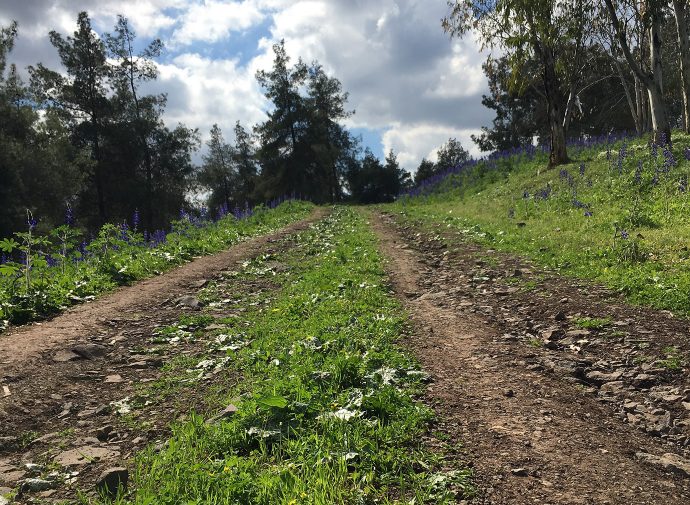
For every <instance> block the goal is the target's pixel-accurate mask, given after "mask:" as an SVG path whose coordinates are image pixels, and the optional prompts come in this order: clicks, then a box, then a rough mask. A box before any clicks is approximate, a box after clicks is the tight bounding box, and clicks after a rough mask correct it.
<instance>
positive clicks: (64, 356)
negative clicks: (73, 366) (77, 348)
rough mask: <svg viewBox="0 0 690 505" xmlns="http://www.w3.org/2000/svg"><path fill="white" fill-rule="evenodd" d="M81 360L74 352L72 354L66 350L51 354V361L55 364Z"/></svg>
mask: <svg viewBox="0 0 690 505" xmlns="http://www.w3.org/2000/svg"><path fill="white" fill-rule="evenodd" d="M78 359H82V357H81V356H80V355H79V354H77V353H76V352H72V351H70V350H68V349H60V350H59V351H58V352H56V353H55V354H53V361H55V362H57V363H66V362H68V361H76V360H78Z"/></svg>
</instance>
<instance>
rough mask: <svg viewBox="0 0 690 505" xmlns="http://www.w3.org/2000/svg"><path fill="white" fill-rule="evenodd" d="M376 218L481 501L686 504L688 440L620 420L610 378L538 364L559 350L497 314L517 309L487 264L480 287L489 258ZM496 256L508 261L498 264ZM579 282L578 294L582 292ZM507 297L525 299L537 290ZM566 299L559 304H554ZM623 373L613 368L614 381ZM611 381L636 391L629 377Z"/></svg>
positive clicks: (440, 409) (444, 415)
mask: <svg viewBox="0 0 690 505" xmlns="http://www.w3.org/2000/svg"><path fill="white" fill-rule="evenodd" d="M371 221H372V225H373V228H374V230H375V231H376V233H377V235H378V236H379V238H380V244H381V250H382V252H383V253H384V255H385V256H386V257H387V258H388V270H389V273H390V276H391V279H392V282H393V284H394V287H395V291H396V292H397V294H398V296H399V297H400V298H401V299H402V300H403V301H404V303H405V306H406V307H407V309H408V310H409V311H410V314H411V316H412V319H413V323H414V329H415V331H414V332H413V335H412V336H411V337H409V339H408V340H407V341H406V342H405V344H406V345H408V346H410V347H411V348H412V349H413V351H414V353H415V354H416V355H417V357H418V359H419V360H420V361H421V363H422V365H423V367H424V369H425V370H426V371H427V372H428V373H430V374H431V376H432V378H433V380H434V382H433V383H432V385H431V386H430V387H429V390H428V397H427V401H428V402H429V403H430V404H432V405H433V407H434V408H435V410H436V412H437V413H438V416H439V419H438V423H439V426H438V429H441V430H442V431H444V432H445V433H446V434H447V436H449V437H452V438H454V439H457V440H458V441H460V442H461V443H463V444H465V447H466V449H467V452H468V455H467V457H468V459H470V460H471V461H472V462H473V464H474V468H475V470H476V478H477V483H478V486H479V488H480V489H479V491H480V497H479V498H478V500H477V502H478V503H491V504H523V503H539V504H556V503H557V504H621V505H622V504H625V505H630V504H659V503H666V504H676V503H677V504H681V503H682V504H687V503H690V465H689V464H688V460H686V459H684V458H682V454H683V450H682V447H680V446H679V445H678V444H677V443H675V441H670V440H668V437H666V438H665V439H664V440H662V439H661V438H660V437H659V436H656V437H655V436H651V435H650V434H646V433H643V432H642V430H640V429H637V427H635V426H634V425H633V424H630V423H624V422H622V421H621V420H620V419H619V418H616V417H615V415H614V414H615V408H612V406H614V405H616V402H615V401H614V400H612V399H611V398H610V397H607V396H606V395H600V394H598V393H599V392H600V391H601V388H605V387H606V386H605V384H606V382H604V383H602V384H600V386H601V388H598V387H590V385H589V384H588V383H587V381H586V380H584V381H581V380H572V379H573V377H572V376H571V375H564V374H563V373H560V372H558V371H557V372H556V373H554V372H553V370H551V371H548V370H547V367H545V366H544V364H543V363H544V362H545V361H547V360H548V355H549V353H551V352H552V351H551V350H550V349H547V348H545V347H544V345H543V343H541V341H540V343H539V345H530V342H528V341H524V340H523V339H520V338H518V337H517V336H516V335H517V333H518V332H520V331H522V330H523V328H521V326H520V324H519V323H520V321H521V320H522V318H520V317H517V316H519V312H518V310H517V309H515V312H510V311H509V310H508V311H506V312H504V313H501V312H500V308H501V307H505V308H508V309H510V308H511V307H510V303H509V302H506V296H507V295H508V294H511V293H506V292H504V291H505V289H506V288H495V289H487V287H488V286H487V284H490V283H488V282H487V281H489V280H490V279H491V276H489V275H487V272H486V271H484V273H483V277H482V278H481V279H480V280H479V282H481V283H483V284H484V286H479V287H478V286H477V280H476V277H477V269H481V268H484V269H485V270H486V263H485V262H483V261H482V260H479V259H478V258H477V257H476V256H472V255H470V256H467V252H466V251H465V252H464V253H463V251H462V250H457V249H456V250H455V251H448V250H446V247H445V246H444V245H442V244H440V243H438V242H435V241H434V239H433V236H432V235H431V234H430V235H429V236H424V235H423V234H418V233H417V232H418V230H414V229H410V228H407V229H402V228H400V227H399V226H396V224H395V223H394V221H393V220H392V219H391V218H390V217H389V216H385V215H381V214H372V217H371ZM401 231H402V232H403V233H401ZM468 248H470V247H469V246H468ZM470 249H471V248H470ZM473 252H477V253H478V252H481V251H479V250H478V249H475V250H474V251H473ZM492 263H493V264H494V266H495V269H500V268H501V265H500V261H499V262H492ZM503 266H505V265H503ZM512 267H513V268H515V265H512ZM497 291H498V295H497V294H496V292H497ZM575 291H577V290H575V289H571V292H573V293H571V295H572V296H574V297H577V296H579V295H578V294H577V293H575ZM512 294H515V295H516V296H517V298H518V299H520V298H522V303H523V304H524V305H526V306H527V307H529V298H530V297H531V295H529V294H520V293H519V292H514V293H512ZM492 298H496V300H494V301H495V302H496V303H495V307H492V305H491V299H492ZM518 303H519V301H518ZM551 304H552V305H553V302H551ZM566 305H567V304H566V303H565V302H564V303H563V304H562V305H559V303H558V301H557V302H556V309H557V310H561V308H562V307H565V306H566ZM482 307H483V308H482ZM478 309H480V310H478ZM567 309H570V310H575V309H574V308H573V307H565V310H567ZM548 312H549V313H546V309H544V308H543V307H540V306H539V305H535V306H533V307H531V310H529V311H528V314H527V317H528V318H530V319H531V320H532V327H534V326H535V325H536V326H537V328H539V325H538V324H537V323H538V322H541V321H542V320H543V319H545V318H547V317H549V318H550V317H551V312H552V311H551V310H549V311H548ZM630 312H634V310H632V309H631V310H630ZM557 319H564V320H565V319H566V317H565V316H563V315H559V317H557ZM499 321H500V324H499ZM551 324H552V325H553V319H551ZM511 329H512V330H513V334H512V335H511V333H510V330H511ZM545 329H546V328H545ZM552 332H553V333H555V332H556V329H553V330H552ZM587 334H588V335H589V332H587ZM581 335H582V336H584V335H585V333H582V334H581ZM553 341H554V342H557V340H556V339H553ZM546 342H549V340H546ZM556 345H558V344H556ZM556 345H554V346H549V347H552V348H555V346H556ZM580 350H581V349H580ZM565 352H569V353H571V354H573V352H572V351H571V350H569V349H567V350H566V351H565ZM577 359H579V360H586V359H587V356H586V355H580V356H578V357H577ZM556 368H557V367H556ZM588 373H589V374H590V375H591V377H592V379H594V378H596V377H597V376H596V375H595V374H593V373H592V372H587V371H586V370H582V371H580V374H582V376H583V378H584V379H586V376H587V374H588ZM602 373H603V372H602ZM577 375H578V373H575V376H577ZM622 377H623V373H622V372H620V373H618V372H617V373H616V375H615V377H609V378H616V379H619V378H622ZM685 380H687V377H685ZM592 382H595V381H594V380H592ZM612 382H617V384H615V387H618V388H620V389H622V390H625V391H627V392H629V393H630V394H631V395H632V394H633V391H632V390H627V389H626V385H625V383H624V382H623V381H622V380H619V381H609V382H608V384H611V383H612ZM642 389H644V388H642ZM612 390H613V391H615V388H612ZM637 392H639V391H637ZM676 396H678V398H677V400H681V398H680V397H681V396H682V395H676ZM602 400H604V401H602ZM637 405H643V403H642V401H641V400H640V402H639V403H637ZM672 428H676V426H672ZM668 431H669V432H671V431H674V430H673V429H670V430H668ZM676 431H677V430H676ZM657 435H658V434H657ZM683 440H684V439H683ZM664 454H669V455H667V456H666V457H663V456H662V455H664ZM671 454H672V455H671ZM657 456H662V459H661V460H655V459H654V458H655V457H657ZM681 458H682V459H681ZM664 465H665V468H664ZM684 465H685V466H684ZM686 472H688V473H686Z"/></svg>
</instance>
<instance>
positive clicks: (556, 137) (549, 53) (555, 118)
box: [542, 48, 569, 168]
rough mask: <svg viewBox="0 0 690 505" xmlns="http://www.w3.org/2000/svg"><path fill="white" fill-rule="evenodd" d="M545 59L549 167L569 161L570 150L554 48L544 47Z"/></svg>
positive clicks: (543, 54) (543, 55)
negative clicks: (567, 146)
mask: <svg viewBox="0 0 690 505" xmlns="http://www.w3.org/2000/svg"><path fill="white" fill-rule="evenodd" d="M542 58H543V60H544V94H545V95H546V104H547V109H548V117H549V131H550V133H551V151H550V153H549V168H552V167H555V166H557V165H562V164H563V163H567V162H568V161H569V159H568V152H567V149H566V141H565V128H564V126H563V118H564V116H563V113H562V111H561V106H562V100H561V91H560V89H559V85H558V76H557V75H556V60H555V57H554V54H553V49H552V48H543V51H542Z"/></svg>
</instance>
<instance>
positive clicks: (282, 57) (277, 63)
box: [256, 41, 309, 199]
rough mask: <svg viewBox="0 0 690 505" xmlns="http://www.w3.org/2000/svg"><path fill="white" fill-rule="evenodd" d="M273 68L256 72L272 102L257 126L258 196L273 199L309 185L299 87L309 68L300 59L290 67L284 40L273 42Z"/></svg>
mask: <svg viewBox="0 0 690 505" xmlns="http://www.w3.org/2000/svg"><path fill="white" fill-rule="evenodd" d="M273 52H274V54H275V57H274V59H273V69H272V70H270V71H265V70H260V71H258V72H257V74H256V79H257V81H258V82H259V85H260V86H261V87H262V88H263V89H264V96H265V97H266V98H267V99H268V100H269V101H270V102H271V103H272V104H273V110H272V111H270V112H269V113H268V119H267V120H266V121H264V122H263V123H260V124H259V125H257V126H256V133H257V135H258V137H259V143H260V147H259V160H260V162H261V168H262V170H261V178H260V183H259V187H258V188H257V190H258V192H259V195H258V196H259V198H262V199H270V198H273V197H275V196H278V195H280V194H281V193H293V192H294V193H303V192H304V190H305V189H306V186H307V185H308V182H309V181H308V180H307V176H306V173H305V171H304V170H302V169H301V168H302V164H301V161H302V160H300V154H303V153H304V150H303V149H302V145H301V142H302V140H303V137H304V130H305V128H306V121H305V116H304V100H303V98H302V96H301V95H300V92H299V91H300V87H301V86H302V85H304V83H305V81H306V79H307V75H308V69H307V66H306V65H305V64H304V63H303V62H302V61H301V60H299V61H298V62H297V64H296V65H295V66H294V67H292V68H290V67H289V66H288V65H289V63H290V57H289V56H288V55H287V52H286V50H285V41H281V42H280V43H278V44H274V45H273Z"/></svg>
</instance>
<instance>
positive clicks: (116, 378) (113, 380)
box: [103, 374, 124, 384]
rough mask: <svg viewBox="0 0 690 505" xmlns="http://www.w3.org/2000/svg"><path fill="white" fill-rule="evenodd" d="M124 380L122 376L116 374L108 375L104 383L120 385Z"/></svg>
mask: <svg viewBox="0 0 690 505" xmlns="http://www.w3.org/2000/svg"><path fill="white" fill-rule="evenodd" d="M123 381H124V379H123V378H122V376H121V375H119V374H114V375H108V376H107V377H106V378H105V380H104V381H103V382H105V383H106V384H119V383H120V382H123Z"/></svg>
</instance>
